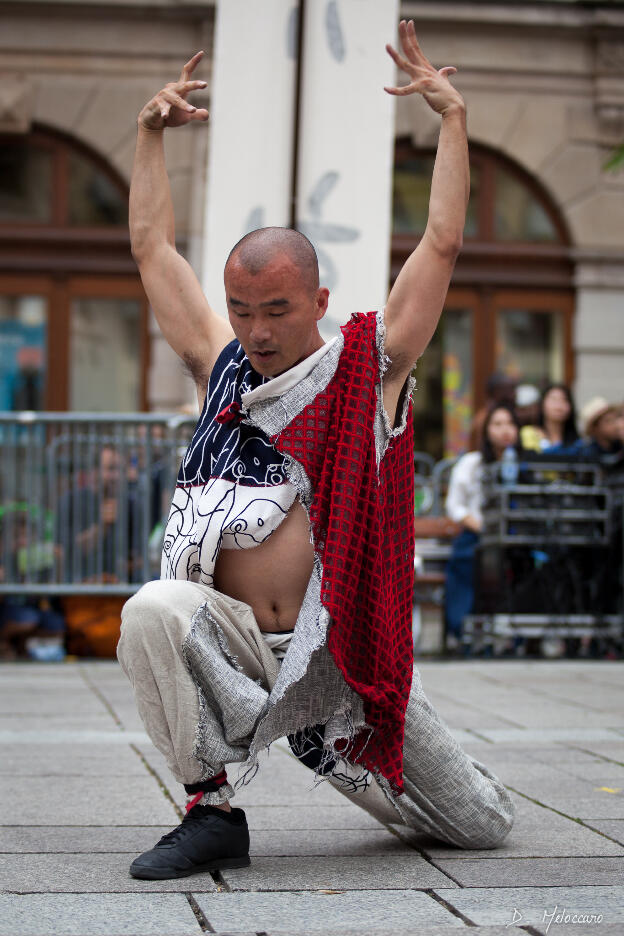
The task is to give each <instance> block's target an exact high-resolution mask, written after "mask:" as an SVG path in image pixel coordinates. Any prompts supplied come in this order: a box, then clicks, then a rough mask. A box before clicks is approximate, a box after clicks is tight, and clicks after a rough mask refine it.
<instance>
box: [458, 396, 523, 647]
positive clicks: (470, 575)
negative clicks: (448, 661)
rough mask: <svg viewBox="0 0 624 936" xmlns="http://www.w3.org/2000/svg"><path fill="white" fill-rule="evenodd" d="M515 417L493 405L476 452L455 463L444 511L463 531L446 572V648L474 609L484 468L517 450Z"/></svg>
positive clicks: (481, 519)
mask: <svg viewBox="0 0 624 936" xmlns="http://www.w3.org/2000/svg"><path fill="white" fill-rule="evenodd" d="M518 439H519V427H518V420H517V417H516V414H515V412H514V410H513V408H512V407H510V406H508V405H506V404H495V405H494V406H493V407H492V408H491V409H490V411H489V413H487V415H486V418H485V422H484V424H483V443H482V446H481V449H480V450H479V451H474V452H467V453H466V454H465V455H462V457H461V458H460V459H459V460H458V461H457V463H456V464H455V466H454V468H453V470H452V472H451V478H450V481H449V488H448V494H447V497H446V512H447V514H448V516H449V517H450V518H451V520H454V521H455V522H456V523H459V524H461V526H462V532H461V533H460V534H459V536H457V537H456V538H455V540H454V542H453V548H452V551H451V556H450V558H449V561H448V565H447V571H446V588H445V596H444V617H445V625H446V646H447V649H450V650H455V649H457V648H458V647H459V644H460V641H461V636H462V624H463V620H464V618H465V617H466V615H468V614H471V612H472V610H473V608H474V597H475V595H474V578H475V550H476V546H477V543H478V542H479V534H480V532H481V529H482V526H483V515H482V512H481V511H482V504H483V490H482V475H483V466H484V465H489V464H492V463H493V462H497V461H500V459H501V458H502V455H503V452H504V451H505V449H506V448H508V447H509V446H513V447H514V448H516V449H517V448H518Z"/></svg>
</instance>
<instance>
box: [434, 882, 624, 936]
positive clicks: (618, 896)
mask: <svg viewBox="0 0 624 936" xmlns="http://www.w3.org/2000/svg"><path fill="white" fill-rule="evenodd" d="M435 893H436V894H437V895H438V896H439V897H442V898H443V899H444V900H445V901H446V902H447V903H448V904H449V906H451V907H453V908H455V909H456V910H457V911H458V912H460V913H462V914H463V915H464V916H465V917H467V918H469V919H470V920H472V922H473V923H476V924H477V925H478V926H480V925H494V924H497V925H502V926H505V925H506V924H507V923H514V924H516V925H518V926H538V927H542V928H541V929H539V932H543V931H545V925H546V924H547V922H548V919H549V916H550V914H551V913H552V912H553V911H554V910H555V908H559V910H560V911H561V910H563V908H566V910H567V911H568V913H570V914H572V913H583V914H587V913H589V914H592V913H593V914H595V915H596V916H597V915H600V914H601V915H602V917H603V919H602V921H601V923H600V924H596V925H595V927H594V933H595V936H599V934H600V933H602V932H603V929H602V927H603V925H611V926H619V927H620V930H622V929H623V928H624V926H623V924H624V886H623V885H618V886H611V887H609V886H605V885H602V886H597V887H582V886H578V887H508V888H505V889H501V890H498V889H496V888H489V887H466V888H457V889H456V890H442V889H440V888H436V890H435ZM518 914H520V917H518ZM549 932H550V936H553V933H562V932H566V933H567V932H568V930H567V929H566V930H562V929H561V930H560V929H558V928H557V929H555V923H554V917H553V923H552V924H551V929H550V930H549ZM569 932H570V934H571V936H572V934H574V936H577V934H578V932H579V928H578V926H577V925H574V926H573V927H572V926H571V927H570V930H569Z"/></svg>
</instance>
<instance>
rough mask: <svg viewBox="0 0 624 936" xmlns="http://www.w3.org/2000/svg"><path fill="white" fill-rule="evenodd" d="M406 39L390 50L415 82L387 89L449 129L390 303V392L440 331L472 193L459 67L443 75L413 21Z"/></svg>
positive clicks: (443, 130) (404, 26)
mask: <svg viewBox="0 0 624 936" xmlns="http://www.w3.org/2000/svg"><path fill="white" fill-rule="evenodd" d="M399 35H400V39H401V46H402V49H403V52H404V55H400V54H399V53H398V52H396V51H395V50H394V49H393V48H392V46H390V45H388V46H386V49H387V50H388V53H389V54H390V56H391V57H392V58H393V59H394V61H395V62H396V64H397V65H398V66H399V68H401V69H402V70H403V71H405V72H407V74H408V75H409V77H410V83H409V84H407V85H405V86H403V87H393V88H386V89H385V90H386V91H387V92H388V94H396V95H406V94H414V93H418V94H422V96H423V97H424V98H425V100H426V101H427V103H428V104H429V106H430V107H431V108H432V109H433V110H434V111H436V113H438V114H440V116H441V117H442V124H441V127H440V137H439V140H438V150H437V154H436V160H435V166H434V170H433V177H432V181H431V195H430V199H429V217H428V221H427V227H426V229H425V233H424V234H423V237H422V239H421V241H420V243H419V245H418V247H417V248H416V250H414V252H413V253H412V254H411V255H410V256H409V257H408V259H407V260H406V262H405V264H404V266H403V268H402V270H401V272H400V273H399V275H398V277H397V279H396V282H395V284H394V286H393V287H392V290H391V292H390V296H389V298H388V302H387V305H386V313H385V319H386V350H387V353H388V355H389V357H390V358H391V360H392V362H393V364H392V367H391V369H390V370H389V371H388V374H387V377H386V378H385V380H384V389H386V386H387V385H388V384H392V383H395V382H396V383H399V384H402V383H403V381H404V380H405V378H406V376H407V374H408V373H409V371H410V369H411V367H412V366H413V364H414V362H415V361H416V360H417V358H418V357H420V355H421V354H422V353H423V351H424V350H425V348H426V347H427V345H428V344H429V341H430V340H431V337H432V335H433V333H434V331H435V330H436V326H437V324H438V321H439V318H440V314H441V312H442V308H443V306H444V301H445V299H446V293H447V290H448V286H449V282H450V280H451V274H452V272H453V267H454V265H455V260H456V258H457V254H458V253H459V250H460V248H461V246H462V236H463V229H464V221H465V217H466V208H467V206H468V195H469V192H470V172H469V166H468V143H467V139H466V108H465V104H464V100H463V98H462V96H461V95H460V93H459V92H458V91H457V90H456V89H455V88H454V87H453V86H452V84H451V83H450V81H449V78H448V76H449V75H451V74H453V73H454V72H455V71H456V69H455V68H454V67H452V66H447V67H445V68H441V69H440V70H439V71H436V69H435V68H434V67H433V65H431V63H430V62H429V61H428V60H427V59H426V58H425V56H424V55H423V53H422V51H421V49H420V46H419V45H418V42H417V39H416V31H415V29H414V23H413V22H412V21H410V22H409V23H406V22H405V21H402V22H401V24H400V26H399Z"/></svg>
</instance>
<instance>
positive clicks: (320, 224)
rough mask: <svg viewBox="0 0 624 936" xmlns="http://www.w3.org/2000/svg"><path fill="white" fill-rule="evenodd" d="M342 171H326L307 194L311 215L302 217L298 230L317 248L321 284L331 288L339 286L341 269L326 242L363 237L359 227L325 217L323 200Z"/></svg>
mask: <svg viewBox="0 0 624 936" xmlns="http://www.w3.org/2000/svg"><path fill="white" fill-rule="evenodd" d="M339 180H340V174H339V173H338V172H334V171H331V170H330V171H329V172H325V173H323V175H322V176H321V177H320V179H319V180H318V182H317V183H316V185H315V186H314V187H313V189H312V191H311V193H310V195H309V196H308V201H307V209H308V217H307V218H305V219H300V220H299V222H298V223H297V227H298V229H299V230H300V231H301V233H302V234H305V236H306V237H308V238H309V239H310V240H311V241H312V243H313V244H314V246H315V248H316V253H317V255H318V260H319V268H320V269H319V272H320V277H321V283H322V284H323V286H327V288H328V289H329V290H330V291H331V290H332V289H335V288H336V286H337V285H338V270H337V268H336V264H335V263H334V260H333V258H332V257H331V255H330V254H329V253H328V251H327V250H325V249H324V247H323V244H348V243H351V242H352V241H355V240H357V239H358V237H359V236H360V232H359V231H358V229H357V228H354V227H347V225H345V224H335V223H332V222H331V221H324V220H323V202H324V201H325V199H326V198H327V196H328V195H329V193H330V192H331V191H332V189H333V188H334V186H335V185H336V184H337V183H338V182H339Z"/></svg>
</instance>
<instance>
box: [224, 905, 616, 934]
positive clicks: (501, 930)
mask: <svg viewBox="0 0 624 936" xmlns="http://www.w3.org/2000/svg"><path fill="white" fill-rule="evenodd" d="M389 899H392V898H389ZM327 932H328V936H343V934H345V936H346V934H349V936H356V934H357V936H420V934H422V936H458V934H462V933H465V934H466V936H526V930H523V929H520V928H519V927H517V926H510V927H509V928H507V927H504V926H477V927H471V928H470V929H468V928H466V927H462V926H461V921H460V926H459V927H458V926H457V924H455V925H453V926H426V928H425V927H424V926H423V927H421V928H420V930H415V929H414V927H413V926H409V924H404V925H403V927H402V928H401V929H392V930H389V929H387V928H384V929H377V928H375V929H370V928H369V927H366V929H365V930H361V929H360V930H354V929H351V928H350V929H348V930H345V929H342V928H341V927H340V926H339V925H338V926H336V925H335V924H334V925H332V927H331V929H329V930H328V931H327ZM278 933H279V936H308V931H307V930H305V929H300V930H298V931H297V932H295V931H294V930H288V931H287V932H282V931H281V930H279V931H278V930H271V932H270V933H267V934H266V936H273V934H275V936H277V934H278ZM216 936H257V934H256V933H235V934H232V931H231V930H228V931H227V933H217V934H216ZM575 936H576V934H575ZM594 936H597V934H594ZM600 936H602V933H601V934H600ZM617 936H621V933H618V934H617Z"/></svg>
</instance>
